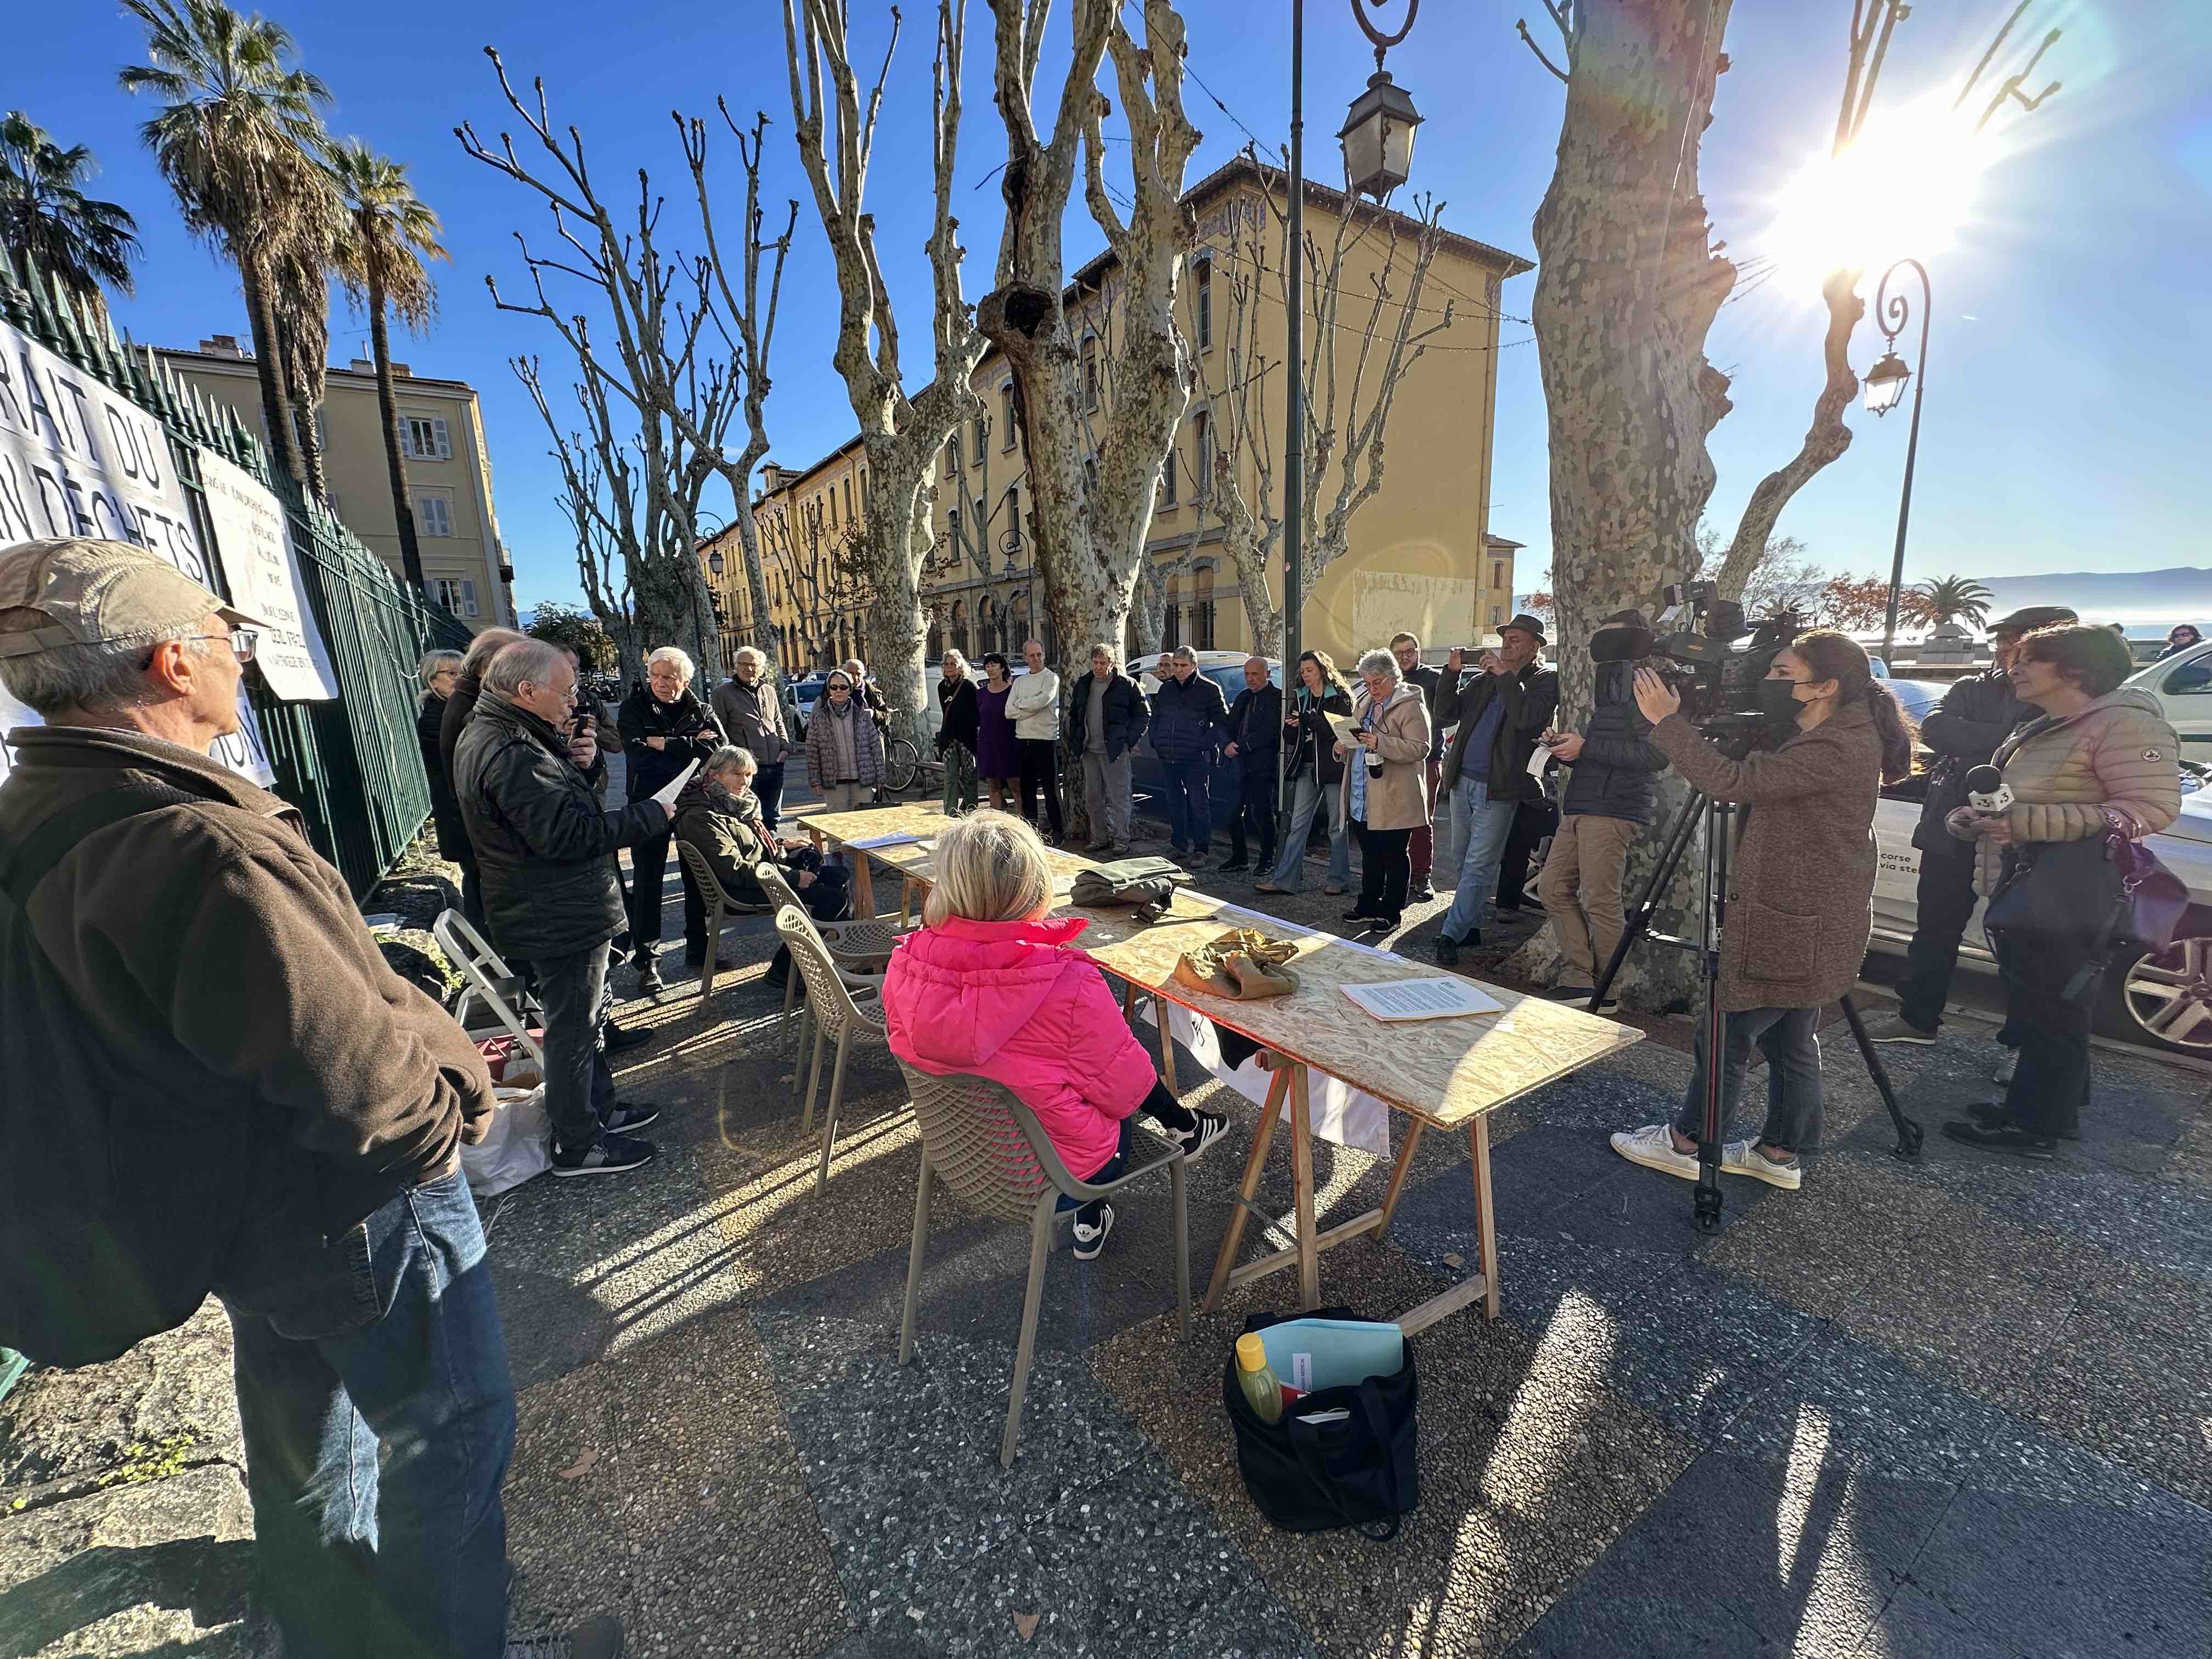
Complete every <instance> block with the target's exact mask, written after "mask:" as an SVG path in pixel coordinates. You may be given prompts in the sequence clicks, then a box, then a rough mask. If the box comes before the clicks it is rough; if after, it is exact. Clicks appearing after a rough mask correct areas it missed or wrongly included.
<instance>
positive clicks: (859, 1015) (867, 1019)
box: [775, 904, 890, 1193]
mask: <svg viewBox="0 0 2212 1659" xmlns="http://www.w3.org/2000/svg"><path fill="white" fill-rule="evenodd" d="M775 931H776V932H777V933H781V935H782V936H783V942H784V944H785V945H786V946H787V947H788V948H789V950H790V951H791V966H792V971H793V973H794V974H804V975H805V976H806V1006H807V1009H808V1011H809V1012H810V1013H811V1015H812V1017H813V1021H814V1063H813V1065H812V1066H811V1067H809V1068H808V1071H807V1073H806V1110H805V1114H804V1115H802V1116H801V1117H800V1118H799V1132H800V1133H805V1131H806V1130H807V1128H808V1127H811V1125H812V1123H813V1121H814V1095H815V1091H816V1090H817V1088H818V1087H819V1086H820V1085H821V1081H822V1056H823V1051H824V1050H825V1049H826V1048H828V1047H829V1044H830V1043H831V1042H836V1045H837V1060H836V1066H835V1068H834V1069H833V1070H832V1071H831V1073H830V1074H829V1103H828V1104H827V1105H826V1106H824V1107H823V1114H822V1162H821V1164H820V1165H819V1167H817V1169H816V1170H815V1172H814V1190H815V1191H816V1192H817V1193H818V1192H820V1191H821V1190H822V1189H823V1188H824V1187H825V1186H827V1185H828V1184H829V1154H830V1152H832V1151H833V1150H834V1149H835V1148H836V1143H837V1118H838V1115H839V1113H840V1112H841V1111H842V1109H843V1106H844V1103H845V1062H846V1060H848V1058H849V1057H850V1056H851V1054H852V1052H853V1043H854V1039H855V1038H856V1037H857V1038H859V1039H860V1041H862V1042H877V1043H881V1044H883V1045H884V1047H886V1048H888V1047H890V1032H889V1030H886V1029H885V1028H884V1003H883V981H881V980H879V979H864V978H862V977H861V976H860V975H858V974H848V973H847V972H845V971H844V970H843V969H841V968H840V967H838V966H837V964H836V963H835V962H833V961H832V960H831V959H830V957H829V951H825V950H823V948H822V944H821V941H820V940H819V939H817V938H816V937H815V935H814V931H813V926H812V923H811V921H809V919H808V917H807V915H806V913H805V911H804V910H801V909H800V908H799V907H798V906H796V905H791V904H787V905H785V906H784V907H783V908H782V909H781V910H779V911H777V912H776V915H775Z"/></svg>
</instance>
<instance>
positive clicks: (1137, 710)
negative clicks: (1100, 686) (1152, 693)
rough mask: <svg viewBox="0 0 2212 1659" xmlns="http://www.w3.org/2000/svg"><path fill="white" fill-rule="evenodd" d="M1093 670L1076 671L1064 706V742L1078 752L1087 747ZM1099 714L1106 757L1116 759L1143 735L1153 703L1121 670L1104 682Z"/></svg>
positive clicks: (1094, 677)
mask: <svg viewBox="0 0 2212 1659" xmlns="http://www.w3.org/2000/svg"><path fill="white" fill-rule="evenodd" d="M1096 678H1097V675H1095V674H1079V675H1078V676H1076V678H1075V682H1074V684H1073V687H1071V689H1070V695H1069V698H1068V706H1067V746H1068V749H1069V750H1070V751H1071V752H1072V753H1073V754H1077V755H1081V754H1083V753H1085V751H1086V750H1088V749H1089V747H1090V744H1089V738H1090V732H1089V726H1090V723H1091V681H1092V680H1094V679H1096ZM1099 708H1100V710H1101V711H1102V712H1101V715H1100V718H1101V719H1102V720H1103V722H1104V725H1105V727H1106V732H1105V738H1106V758H1107V760H1108V761H1109V762H1111V761H1117V760H1119V759H1121V757H1122V756H1123V755H1126V754H1127V753H1128V752H1129V750H1132V749H1134V748H1135V747H1136V746H1137V741H1138V739H1139V738H1142V737H1143V736H1144V735H1145V726H1146V722H1148V721H1149V720H1151V719H1152V705H1151V704H1150V703H1148V702H1146V701H1145V694H1144V693H1143V692H1141V691H1139V690H1137V683H1136V681H1134V680H1133V679H1131V678H1129V677H1128V676H1127V674H1124V673H1122V672H1121V671H1120V670H1118V669H1117V670H1115V674H1114V678H1111V679H1109V680H1108V681H1107V682H1106V694H1105V696H1104V698H1103V701H1102V702H1100V704H1099Z"/></svg>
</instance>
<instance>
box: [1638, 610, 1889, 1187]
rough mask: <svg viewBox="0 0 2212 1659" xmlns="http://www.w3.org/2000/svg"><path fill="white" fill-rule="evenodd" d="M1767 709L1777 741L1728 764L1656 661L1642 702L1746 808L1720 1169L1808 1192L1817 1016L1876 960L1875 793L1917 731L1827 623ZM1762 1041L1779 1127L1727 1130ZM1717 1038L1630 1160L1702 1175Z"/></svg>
mask: <svg viewBox="0 0 2212 1659" xmlns="http://www.w3.org/2000/svg"><path fill="white" fill-rule="evenodd" d="M1636 703H1637V707H1638V708H1639V709H1641V710H1642V711H1643V714H1644V719H1646V720H1650V722H1651V743H1652V745H1653V746H1654V747H1655V748H1656V749H1657V750H1659V751H1660V752H1661V753H1662V754H1663V755H1665V756H1666V757H1667V758H1668V760H1669V761H1670V762H1672V763H1674V769H1675V770H1676V771H1678V772H1680V774H1681V775H1682V776H1683V778H1684V779H1685V780H1686V781H1687V782H1688V783H1689V785H1690V787H1692V788H1693V789H1699V790H1702V791H1703V792H1704V793H1706V794H1708V795H1711V797H1712V798H1713V799H1716V800H1726V801H1735V802H1736V803H1738V804H1739V805H1741V807H1742V808H1744V809H1745V810H1743V811H1740V812H1739V813H1738V814H1737V815H1736V823H1737V829H1736V839H1735V853H1734V860H1735V875H1734V878H1733V882H1732V884H1731V887H1730V890H1729V896H1728V922H1727V926H1726V927H1724V928H1723V930H1722V933H1721V980H1720V991H1719V995H1720V1006H1721V1009H1722V1012H1723V1014H1724V1015H1725V1016H1726V1019H1725V1024H1724V1025H1723V1042H1722V1052H1721V1054H1720V1058H1719V1065H1720V1067H1721V1139H1722V1141H1723V1152H1722V1156H1721V1170H1722V1173H1723V1174H1725V1175H1740V1176H1752V1177H1753V1179H1755V1180H1759V1181H1764V1182H1767V1183H1768V1184H1769V1185H1770V1186H1775V1187H1781V1188H1789V1189H1791V1190H1795V1189H1796V1187H1797V1186H1798V1184H1799V1182H1801V1180H1802V1177H1803V1167H1802V1163H1801V1161H1800V1157H1799V1155H1800V1153H1802V1152H1803V1151H1805V1150H1806V1149H1807V1148H1808V1147H1809V1146H1812V1145H1813V1144H1814V1142H1815V1141H1816V1140H1817V1139H1819V1136H1820V1044H1819V1042H1818V1041H1817V1040H1816V1038H1815V1036H1814V1032H1815V1031H1816V1030H1818V1029H1819V1026H1820V1010H1821V1008H1822V1007H1823V1006H1826V1004H1828V1003H1831V1002H1833V1001H1834V1000H1836V999H1837V998H1838V997H1840V996H1842V995H1843V994H1844V993H1845V992H1847V991H1849V990H1850V988H1851V986H1852V983H1853V982H1854V981H1856V980H1857V977H1858V971H1859V963H1860V962H1861V960H1862V959H1863V957H1865V955H1866V947H1867V935H1868V933H1869V908H1868V907H1869V902H1871V900H1872V899H1873V896H1874V878H1875V846H1874V812H1875V800H1876V799H1877V797H1878V796H1879V795H1880V793H1881V783H1882V780H1883V779H1884V778H1886V777H1887V778H1901V777H1904V776H1905V775H1906V774H1908V773H1909V772H1911V769H1912V724H1911V721H1910V720H1908V719H1906V718H1905V714H1904V713H1903V711H1901V710H1900V709H1899V708H1898V706H1897V699H1896V698H1894V697H1893V696H1891V695H1890V693H1889V689H1888V687H1887V686H1885V685H1884V684H1882V683H1881V681H1880V680H1877V679H1875V678H1873V672H1872V665H1871V664H1869V661H1868V660H1867V653H1865V651H1864V650H1863V649H1862V648H1861V647H1859V645H1858V644H1857V642H1856V641H1853V640H1852V639H1851V638H1850V636H1849V635H1844V634H1838V633H1837V632H1835V631H1834V630H1832V629H1818V630H1816V631H1815V632H1813V633H1810V634H1802V635H1799V636H1798V637H1797V639H1796V641H1793V642H1792V643H1791V644H1790V645H1789V646H1787V647H1784V649H1782V650H1781V651H1779V652H1778V653H1776V654H1775V658H1774V665H1773V667H1772V668H1771V670H1770V671H1769V672H1768V675H1767V678H1765V679H1764V680H1762V681H1761V682H1759V707H1760V708H1761V709H1762V710H1764V711H1765V714H1767V716H1768V718H1769V720H1771V722H1772V723H1773V726H1774V727H1775V729H1776V730H1777V731H1778V732H1781V733H1782V734H1783V735H1782V738H1781V741H1780V743H1779V744H1778V745H1777V746H1776V747H1775V748H1773V749H1771V750H1766V751H1764V752H1761V753H1758V754H1753V755H1749V756H1747V757H1745V758H1744V759H1742V760H1741V761H1735V760H1730V759H1729V758H1728V757H1726V756H1724V755H1723V754H1722V753H1721V752H1720V751H1719V750H1717V749H1716V748H1714V747H1713V746H1712V745H1711V744H1708V743H1707V742H1706V741H1705V738H1702V737H1701V736H1699V733H1698V731H1697V728H1696V727H1695V726H1692V725H1691V724H1690V722H1689V721H1687V720H1684V719H1683V718H1682V713H1681V710H1682V700H1681V698H1680V696H1677V695H1676V694H1675V693H1674V690H1673V689H1672V688H1670V687H1669V686H1668V684H1667V683H1666V681H1664V680H1663V679H1662V678H1660V677H1659V676H1658V675H1657V674H1656V673H1655V672H1653V671H1651V670H1650V669H1649V668H1641V669H1638V671H1637V674H1636ZM1753 1043H1757V1044H1758V1045H1759V1049H1760V1051H1761V1052H1763V1053H1764V1054H1765V1055H1766V1121H1765V1127H1763V1128H1762V1129H1761V1130H1760V1132H1759V1138H1758V1139H1755V1140H1737V1141H1730V1140H1729V1139H1728V1127H1729V1120H1730V1119H1732V1118H1733V1117H1734V1116H1735V1107H1736V1101H1737V1098H1738V1097H1740V1096H1741V1094H1742V1092H1743V1078H1744V1069H1745V1066H1746V1065H1747V1062H1748V1061H1749V1060H1750V1058H1751V1048H1752V1045H1753ZM1711 1063H1712V1060H1711V1056H1710V1055H1708V1054H1706V1053H1705V1031H1704V1025H1703V1022H1702V1021H1701V1022H1700V1023H1699V1035H1698V1056H1697V1064H1696V1066H1694V1067H1692V1071H1691V1074H1690V1086H1689V1089H1688V1091H1686V1093H1685V1095H1684V1096H1683V1100H1682V1109H1681V1111H1680V1113H1678V1114H1677V1115H1676V1116H1675V1119H1674V1122H1672V1123H1653V1124H1649V1125H1647V1126H1645V1127H1644V1128H1641V1129H1637V1130H1634V1131H1624V1132H1622V1133H1617V1134H1615V1135H1614V1136H1613V1151H1615V1152H1619V1153H1620V1155H1621V1156H1622V1157H1623V1158H1626V1159H1628V1160H1629V1162H1631V1163H1632V1164H1643V1165H1644V1167H1645V1168H1647V1169H1653V1170H1664V1171H1666V1172H1667V1173H1668V1174H1669V1175H1675V1176H1681V1177H1682V1178H1683V1179H1684V1180H1686V1181H1694V1180H1696V1179H1697V1177H1698V1144H1697V1136H1698V1135H1699V1133H1701V1132H1702V1129H1703V1125H1704V1120H1705V1066H1707V1065H1709V1064H1711Z"/></svg>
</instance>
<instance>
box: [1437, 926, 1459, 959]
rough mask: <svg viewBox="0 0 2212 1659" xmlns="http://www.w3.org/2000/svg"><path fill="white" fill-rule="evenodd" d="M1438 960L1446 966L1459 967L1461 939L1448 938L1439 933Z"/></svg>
mask: <svg viewBox="0 0 2212 1659" xmlns="http://www.w3.org/2000/svg"><path fill="white" fill-rule="evenodd" d="M1437 962H1438V963H1440V964H1442V965H1443V966H1444V967H1446V968H1456V967H1458V966H1459V941H1458V940H1457V939H1447V938H1446V937H1445V936H1444V935H1443V934H1442V933H1438V934H1437Z"/></svg>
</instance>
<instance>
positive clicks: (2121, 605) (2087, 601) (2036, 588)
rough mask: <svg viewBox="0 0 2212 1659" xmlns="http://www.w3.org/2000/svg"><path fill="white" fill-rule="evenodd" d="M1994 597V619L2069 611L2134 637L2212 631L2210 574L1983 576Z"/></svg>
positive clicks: (2184, 569) (2182, 570) (2181, 570)
mask: <svg viewBox="0 0 2212 1659" xmlns="http://www.w3.org/2000/svg"><path fill="white" fill-rule="evenodd" d="M1981 583H1982V586H1984V587H1986V588H1988V589H1989V590H1990V592H1991V593H1993V594H1995V595H1996V601H1995V603H1994V604H1993V605H1991V606H1990V615H1991V616H1992V617H2000V616H2002V615H2003V614H2004V613H2005V612H2006V611H2017V610H2019V609H2020V608H2021V606H2022V605H2071V606H2073V607H2074V609H2075V611H2077V612H2079V613H2080V614H2081V617H2082V619H2083V620H2084V621H2087V622H2100V623H2115V622H2116V623H2124V624H2125V626H2126V628H2127V629H2128V631H2129V632H2130V633H2131V634H2135V633H2141V634H2145V635H2148V634H2163V633H2165V632H2166V630H2167V629H2170V628H2172V626H2173V625H2174V623H2180V622H2187V623H2197V625H2198V626H2199V627H2208V626H2212V570H2199V569H2196V568H2192V567H2190V566H2178V567H2176V568H2173V569H2171V570H2076V571H2069V572H2066V573H2064V574H2057V575H2050V576H1984V577H1983V578H1981Z"/></svg>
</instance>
